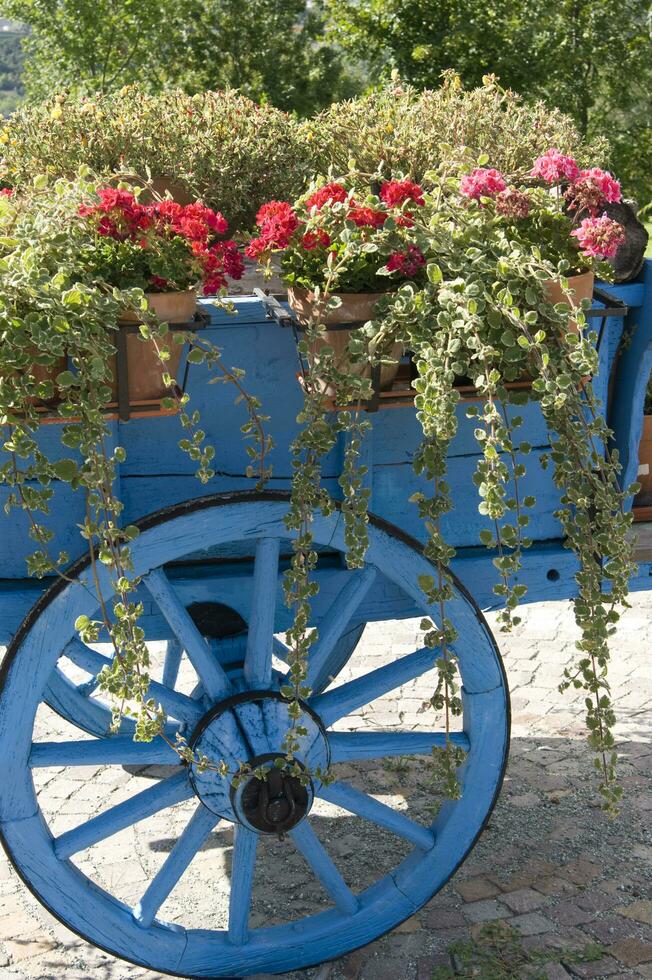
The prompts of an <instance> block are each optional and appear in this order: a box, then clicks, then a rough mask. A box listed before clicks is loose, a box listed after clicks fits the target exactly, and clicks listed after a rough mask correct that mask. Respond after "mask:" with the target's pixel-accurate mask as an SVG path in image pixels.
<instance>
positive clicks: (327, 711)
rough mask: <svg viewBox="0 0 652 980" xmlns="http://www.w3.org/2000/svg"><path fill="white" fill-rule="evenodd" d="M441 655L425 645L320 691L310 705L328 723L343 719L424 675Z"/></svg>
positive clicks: (436, 650)
mask: <svg viewBox="0 0 652 980" xmlns="http://www.w3.org/2000/svg"><path fill="white" fill-rule="evenodd" d="M440 657H441V651H440V650H439V649H431V648H430V647H424V648H423V649H422V650H417V652H416V653H410V654H408V655H407V656H406V657H401V658H400V659H399V660H395V661H394V663H392V664H386V665H385V666H384V667H378V668H377V669H376V670H372V671H370V672H369V673H368V674H364V675H363V676H362V677H358V678H356V680H354V681H349V682H348V683H347V684H342V685H340V687H336V688H334V690H332V691H327V692H326V694H319V695H318V696H317V697H316V698H311V699H310V707H311V708H313V709H314V710H315V711H316V712H317V714H318V715H319V716H320V717H321V720H322V722H323V724H324V725H326V727H328V726H329V725H332V724H333V723H334V722H336V721H339V719H340V718H344V717H345V716H346V715H349V714H351V712H353V711H356V710H357V709H358V708H361V707H362V706H363V705H364V704H369V703H370V702H371V701H375V699H376V698H379V697H382V695H383V694H388V693H389V691H393V690H395V689H396V688H397V687H400V686H401V685H402V684H406V683H407V682H408V681H413V680H415V678H417V677H420V676H421V674H424V673H425V672H426V671H427V670H430V669H431V667H433V666H434V664H435V662H436V661H437V660H438V659H439V658H440Z"/></svg>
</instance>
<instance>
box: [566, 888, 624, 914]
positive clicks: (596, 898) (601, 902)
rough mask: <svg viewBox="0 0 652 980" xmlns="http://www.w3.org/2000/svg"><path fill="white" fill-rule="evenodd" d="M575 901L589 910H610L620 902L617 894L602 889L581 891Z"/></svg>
mask: <svg viewBox="0 0 652 980" xmlns="http://www.w3.org/2000/svg"><path fill="white" fill-rule="evenodd" d="M575 901H576V902H577V904H578V905H579V907H580V908H582V909H586V911H587V912H609V911H610V910H611V909H613V908H614V906H615V905H617V904H618V899H617V897H616V896H615V895H609V894H608V893H606V892H601V891H591V892H579V893H578V895H577V898H576V899H575Z"/></svg>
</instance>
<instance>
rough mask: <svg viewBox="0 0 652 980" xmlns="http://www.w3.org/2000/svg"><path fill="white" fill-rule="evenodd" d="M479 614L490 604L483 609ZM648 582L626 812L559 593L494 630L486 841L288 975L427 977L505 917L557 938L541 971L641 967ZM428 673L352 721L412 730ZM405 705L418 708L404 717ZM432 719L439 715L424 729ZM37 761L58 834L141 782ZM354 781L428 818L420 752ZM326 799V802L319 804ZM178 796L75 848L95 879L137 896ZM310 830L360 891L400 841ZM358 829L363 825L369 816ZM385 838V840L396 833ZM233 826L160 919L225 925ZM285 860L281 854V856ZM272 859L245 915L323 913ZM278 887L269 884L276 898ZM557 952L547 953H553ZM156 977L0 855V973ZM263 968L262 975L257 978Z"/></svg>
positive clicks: (622, 675)
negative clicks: (386, 922)
mask: <svg viewBox="0 0 652 980" xmlns="http://www.w3.org/2000/svg"><path fill="white" fill-rule="evenodd" d="M489 618H490V620H491V619H492V617H491V616H490V617H489ZM651 620H652V593H650V594H647V595H637V596H634V598H633V608H632V609H631V610H630V611H629V612H628V613H627V614H626V616H625V618H624V620H623V624H622V627H621V630H620V632H619V634H618V637H617V641H616V644H615V645H616V648H617V654H616V656H615V663H614V667H613V671H612V678H613V686H614V693H615V696H616V699H617V703H618V707H619V724H618V737H619V754H620V756H621V767H620V771H621V777H622V784H623V787H624V790H625V796H624V802H623V808H622V815H621V817H620V818H619V820H618V821H617V822H609V821H608V820H607V819H606V818H605V817H604V816H603V815H602V813H601V812H600V810H599V808H598V804H597V801H596V796H595V792H594V787H595V783H594V778H593V774H592V767H591V756H590V753H589V751H588V749H587V747H586V745H585V742H584V740H583V732H582V720H581V716H582V707H583V705H582V702H581V700H574V699H573V698H572V697H569V696H568V695H564V696H562V695H560V694H559V693H558V691H557V683H558V680H559V677H560V674H561V671H562V668H563V666H564V664H565V663H567V662H568V660H569V658H570V657H572V654H573V643H574V629H573V623H572V613H571V609H570V605H569V604H568V603H561V602H560V603H545V604H544V603H540V604H534V605H532V606H529V607H526V608H525V609H524V611H523V623H522V625H521V626H520V627H518V629H517V630H516V631H515V633H514V634H513V635H512V636H509V637H507V638H501V647H502V650H503V654H504V657H505V662H506V666H507V670H508V675H509V679H510V686H511V691H512V709H513V741H512V749H511V759H510V764H509V768H508V773H507V779H506V782H505V785H504V788H503V792H502V796H501V799H500V801H499V803H498V806H497V807H496V809H495V811H494V814H493V815H492V817H491V820H490V822H489V825H488V827H487V828H486V830H485V832H484V834H483V836H482V838H481V840H480V842H479V844H478V845H477V846H476V848H475V850H474V851H473V853H472V855H471V856H470V857H469V859H468V860H467V861H466V863H465V864H464V866H463V867H462V869H461V870H460V871H459V872H458V874H457V875H456V877H455V878H454V880H453V881H452V882H450V883H449V884H448V885H447V886H446V887H445V888H444V889H443V890H442V891H441V892H440V893H439V894H438V895H437V896H436V897H435V898H434V899H433V900H432V901H431V902H430V903H429V904H428V905H427V906H426V907H425V908H424V909H422V910H421V911H420V912H419V913H418V914H417V915H415V916H414V917H413V918H412V919H410V920H408V921H407V922H405V923H404V924H403V925H402V926H400V927H399V928H398V929H397V930H395V931H394V932H393V933H391V934H390V935H388V936H386V937H384V938H383V939H380V940H378V941H377V942H376V943H374V944H372V945H371V946H368V947H367V948H365V949H362V950H359V951H357V952H355V953H353V954H351V955H350V956H348V957H346V958H345V959H342V960H340V961H337V962H335V963H332V964H324V965H323V966H321V967H318V968H315V969H312V970H308V971H305V972H304V973H302V974H299V973H294V974H286V975H285V976H286V980H299V978H300V977H302V978H304V980H430V978H431V976H432V972H433V970H434V968H435V967H436V966H437V965H440V964H444V963H448V962H449V957H448V955H447V953H446V950H447V947H448V946H449V945H450V943H451V942H453V941H454V940H457V939H459V938H468V937H473V936H476V935H477V934H478V931H479V930H480V929H481V928H482V924H483V923H486V922H489V921H492V920H499V919H504V920H507V921H509V922H510V923H511V924H512V925H513V927H514V928H515V929H516V930H517V931H518V932H519V933H520V934H521V936H522V937H523V940H522V942H523V945H524V946H526V947H528V948H545V949H550V950H559V954H558V957H557V961H556V962H552V963H550V964H549V965H548V966H547V970H548V977H549V978H550V980H563V978H567V977H569V976H573V977H586V978H590V977H610V978H612V980H618V978H621V977H622V978H624V977H647V978H652V656H651V653H650V622H651ZM417 631H418V623H416V622H412V621H410V622H403V623H391V624H388V623H384V624H381V625H376V626H374V627H368V628H367V631H366V632H365V635H364V637H363V640H362V645H361V647H359V648H358V652H357V653H356V656H355V658H354V661H353V662H352V665H351V666H350V667H349V668H348V669H347V673H348V676H351V675H352V674H355V673H360V672H361V669H362V668H361V659H362V658H364V662H365V668H366V669H368V667H369V665H373V664H374V661H377V662H381V661H384V660H385V659H386V658H387V654H388V646H390V645H391V649H390V651H389V652H390V654H391V655H392V656H397V655H400V654H401V653H403V652H407V651H408V650H410V649H414V643H415V640H416V639H417ZM428 681H429V678H428V677H426V678H424V679H422V680H421V681H420V682H419V683H418V685H412V686H411V687H409V688H405V689H404V690H403V691H402V692H401V697H400V701H399V700H398V699H396V698H393V699H389V698H387V699H383V700H381V701H378V702H376V703H375V707H374V709H373V710H371V709H369V708H367V709H363V711H362V712H361V713H360V714H361V719H360V721H361V723H362V724H364V725H367V726H374V725H377V726H379V727H385V726H387V725H389V724H391V723H392V722H393V721H397V720H398V716H399V713H402V715H403V722H404V723H405V722H406V721H407V722H410V721H413V722H414V723H415V724H418V725H423V724H424V723H423V720H422V719H423V715H417V714H416V711H417V708H418V707H419V705H420V703H421V701H422V699H423V697H424V696H425V695H427V693H428V690H429V687H428ZM412 716H413V717H412ZM40 724H41V731H42V733H43V734H44V735H45V736H49V737H52V736H53V735H61V733H62V732H63V731H64V730H65V724H64V723H62V722H61V721H60V719H58V718H56V717H55V716H53V715H49V714H44V715H43V717H42V718H41V719H40ZM427 727H432V721H431V720H430V725H429V726H427ZM43 773H44V771H43V770H41V771H40V773H39V775H40V778H41V787H42V788H41V800H42V805H43V808H44V810H45V811H46V812H47V813H48V814H49V815H50V816H51V817H52V819H53V826H54V830H55V832H61V831H63V830H65V829H68V828H70V827H72V826H75V825H77V824H79V823H80V822H82V820H83V819H85V818H87V817H88V816H90V815H92V814H93V813H95V812H97V811H98V810H100V809H103V808H104V807H105V806H106V805H107V801H110V803H111V804H114V803H117V802H119V801H120V800H122V799H124V798H126V797H127V796H129V795H131V794H132V793H133V792H134V791H136V790H137V789H140V788H142V787H143V785H147V784H146V783H144V781H143V779H141V778H139V777H137V776H132V775H130V774H129V773H127V772H125V771H123V770H122V769H120V768H114V767H112V768H107V769H97V767H91V768H87V769H83V770H80V769H68V770H63V771H59V772H53V771H48V774H47V778H45V777H44V776H43V775H42V774H43ZM356 775H357V777H358V778H359V779H360V780H361V781H362V784H364V785H365V786H366V787H367V788H369V789H372V790H373V792H374V793H375V794H376V795H377V796H379V797H380V798H381V799H382V800H384V801H385V802H392V801H393V802H394V803H395V804H398V805H399V806H401V807H409V810H410V814H411V815H412V816H416V817H417V818H418V817H419V815H421V816H422V817H425V816H426V814H427V812H428V811H427V806H428V802H429V799H430V797H429V788H428V782H427V779H426V778H425V777H424V773H423V764H421V765H419V764H418V763H416V762H413V761H408V760H405V761H399V762H398V763H394V764H393V765H392V766H391V767H390V768H382V767H380V766H377V765H376V764H373V765H372V764H371V763H366V764H364V768H359V769H358V771H357V774H356ZM324 806H326V805H324ZM187 814H188V806H187V805H186V804H183V805H181V806H179V807H176V808H175V809H174V810H173V811H166V813H165V814H162V815H160V814H159V815H157V816H156V817H153V818H150V820H147V821H144V822H143V823H142V824H139V825H138V827H137V828H131V829H129V830H127V831H123V832H121V833H120V834H118V835H116V836H114V837H113V838H111V839H110V840H109V841H108V842H107V844H106V845H104V846H103V847H102V848H101V853H99V854H95V852H96V851H98V850H99V849H100V848H99V846H98V847H96V848H92V849H91V851H90V852H85V853H84V855H82V859H81V860H80V862H79V863H80V865H81V866H82V867H83V868H84V869H87V870H88V871H89V872H90V873H92V874H93V875H94V876H95V877H96V878H97V880H99V881H100V883H101V884H103V885H104V886H105V887H111V888H112V889H113V890H114V891H115V893H116V894H117V895H118V896H119V897H120V898H122V899H124V900H125V901H130V902H131V903H133V902H134V901H136V900H137V899H138V898H139V897H140V895H141V894H142V892H143V891H144V888H145V882H146V881H147V880H148V878H149V877H150V876H151V874H152V871H153V870H155V869H156V868H157V867H159V866H160V864H161V862H162V861H163V860H164V858H165V856H166V855H167V853H169V850H170V847H171V846H172V842H173V840H174V839H175V837H176V834H177V833H178V832H179V828H180V827H182V826H183V825H184V820H186V819H187ZM314 825H315V827H316V829H317V831H318V833H319V835H320V837H321V838H322V841H323V842H324V843H325V844H326V845H327V847H328V849H329V851H330V852H331V853H332V855H333V856H334V858H335V859H336V860H339V861H340V864H341V866H342V863H343V861H345V862H346V863H345V867H346V868H347V872H346V873H347V875H348V876H349V883H350V884H351V885H353V886H354V887H355V886H357V887H358V888H360V887H363V886H364V885H365V884H367V883H369V880H370V877H371V876H373V875H374V874H377V873H378V871H379V870H382V868H383V866H384V865H386V864H387V862H388V861H389V860H390V857H389V855H391V859H392V861H391V863H392V864H393V863H395V861H396V858H397V848H396V844H395V841H396V839H395V838H391V839H390V838H388V837H387V835H384V834H382V833H378V834H375V833H373V834H369V833H367V832H366V833H365V837H364V841H365V844H364V847H360V845H359V841H360V837H359V836H358V835H357V833H356V832H357V831H358V829H359V827H358V821H357V819H356V818H352V817H350V816H347V815H345V814H344V812H343V811H341V810H340V811H338V810H337V809H335V808H331V809H330V810H328V809H324V810H320V811H319V812H317V814H316V815H315V816H314ZM367 826H368V825H367ZM390 840H391V845H390V843H389V842H390ZM231 846H232V837H231V835H230V831H229V830H228V829H221V828H219V827H218V829H217V832H216V833H214V834H213V835H212V836H211V838H209V841H208V843H207V845H206V846H205V848H204V850H202V852H201V854H200V855H199V856H198V858H197V859H195V861H194V863H193V865H192V867H191V869H190V872H189V873H188V874H187V875H186V878H184V879H183V880H182V882H181V884H180V886H179V888H178V889H177V890H176V891H175V892H174V893H173V896H172V899H171V900H169V902H168V903H167V904H166V905H165V906H164V909H163V912H164V913H165V915H164V917H165V918H166V919H169V920H173V919H175V918H183V920H184V921H185V922H187V924H189V925H192V924H197V923H199V922H201V923H202V924H204V925H217V926H219V925H222V924H223V923H224V914H225V910H226V903H227V902H228V888H229V886H228V873H229V867H230V852H231ZM281 857H283V861H282V862H281V861H280V860H276V861H274V858H277V859H279V858H281ZM265 861H269V862H271V866H272V867H274V866H276V867H277V868H278V867H282V868H283V877H282V885H281V886H279V883H278V880H275V879H274V876H273V875H272V876H271V877H270V876H268V875H267V873H266V874H265V875H262V874H259V876H258V877H257V880H256V885H255V891H254V905H253V910H252V923H253V924H254V925H255V924H257V923H260V922H262V921H270V918H271V919H274V918H275V917H277V916H278V917H282V916H283V913H284V911H285V909H284V902H286V903H287V909H288V910H289V909H290V908H292V909H293V912H294V914H295V915H297V914H304V913H305V912H306V911H311V910H313V909H314V908H318V907H319V905H320V902H321V901H322V898H321V893H320V891H319V889H318V887H317V886H316V885H315V883H314V881H313V880H312V879H311V877H310V875H309V874H308V872H307V869H306V866H305V865H304V864H303V863H302V862H301V860H300V859H299V858H298V857H297V856H296V855H295V854H294V853H290V850H289V848H288V845H283V844H280V843H279V842H277V841H274V842H273V843H271V844H269V845H268V846H266V847H265V848H263V854H262V855H261V860H259V867H260V866H261V865H262V864H263V863H264V862H265ZM279 896H280V897H279ZM590 942H598V943H600V944H601V945H603V946H604V947H605V953H604V956H603V957H602V958H601V959H600V960H599V961H596V962H591V963H583V964H576V965H572V964H570V963H568V962H566V963H565V962H564V954H565V953H568V952H569V951H572V950H574V949H578V948H582V947H584V946H585V945H586V944H587V943H590ZM555 955H557V954H555ZM156 976H158V974H153V973H151V972H149V971H145V970H142V969H140V968H138V967H134V966H129V965H128V964H125V963H122V962H120V961H118V960H115V959H114V958H112V957H110V956H108V955H107V954H105V953H102V952H100V951H98V950H96V949H94V948H93V947H92V946H89V945H88V944H87V943H85V942H83V941H82V940H80V939H78V938H77V937H76V936H74V935H72V934H71V933H70V932H68V931H67V930H66V929H65V928H64V927H63V926H61V925H60V924H59V923H57V922H56V921H55V920H54V919H53V918H52V917H51V916H50V915H49V914H48V913H47V912H45V910H43V909H42V908H41V907H40V906H39V905H38V903H37V902H36V900H35V899H33V898H32V896H31V895H30V894H29V893H28V892H27V891H26V889H25V888H24V887H23V886H22V885H21V883H20V882H19V881H18V879H17V877H16V875H15V874H14V873H13V871H12V870H11V869H10V867H9V865H8V864H7V862H6V861H5V860H4V858H3V859H2V860H0V980H19V978H20V980H27V978H39V980H41V978H42V980H45V978H48V980H49V978H53V980H63V978H65V980H86V978H93V980H95V978H97V980H123V978H136V977H138V978H142V980H145V978H147V980H155V977H156ZM257 980H262V978H257Z"/></svg>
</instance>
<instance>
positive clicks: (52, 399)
mask: <svg viewBox="0 0 652 980" xmlns="http://www.w3.org/2000/svg"><path fill="white" fill-rule="evenodd" d="M97 189H98V188H97V184H96V183H95V182H94V181H92V180H90V179H87V178H83V177H82V178H78V179H77V180H75V181H72V182H68V181H64V180H59V181H57V182H56V183H55V184H54V185H53V186H49V185H48V181H47V178H44V177H42V178H39V179H37V180H36V181H35V182H34V185H33V186H32V187H31V188H26V189H25V190H24V193H23V194H21V195H14V196H13V197H12V198H7V197H1V198H0V232H1V233H2V234H1V235H0V284H1V288H0V427H1V430H0V431H1V442H0V448H1V449H2V450H3V454H2V460H1V461H0V485H3V486H4V487H5V488H7V497H6V502H5V511H6V512H7V513H10V512H11V511H12V510H13V509H15V508H18V509H22V510H23V511H25V513H26V514H27V517H28V519H29V523H30V535H31V537H32V538H33V540H34V542H35V548H36V550H35V551H34V552H33V554H32V555H30V556H29V558H28V570H29V572H30V573H31V574H34V575H37V576H39V577H41V576H43V575H51V574H58V575H61V576H62V577H64V578H65V572H63V571H62V569H63V567H64V566H65V565H66V564H67V563H68V560H69V556H68V555H66V554H65V553H60V554H59V555H57V556H52V555H51V554H50V543H51V541H52V537H53V534H52V531H51V530H50V529H49V528H48V526H47V524H48V521H47V517H48V513H49V506H50V501H51V499H52V496H53V483H54V481H63V482H65V483H68V484H69V485H70V487H71V488H72V490H73V491H74V492H76V493H79V494H81V495H83V496H84V498H85V517H84V520H83V523H82V524H81V526H80V533H81V536H82V538H83V539H84V540H85V541H86V543H87V547H88V553H89V558H90V567H91V572H92V574H93V577H94V582H95V588H96V591H97V595H98V597H99V603H100V611H99V616H98V619H96V620H91V619H90V618H89V617H88V616H80V617H79V618H78V620H77V622H76V624H75V626H76V629H77V630H78V631H79V634H80V636H81V638H82V640H84V641H86V642H96V641H97V640H101V641H102V642H109V643H110V644H111V645H112V647H113V650H114V654H115V655H114V657H113V660H112V661H111V665H110V666H107V667H105V668H104V669H103V670H102V672H101V673H100V675H99V683H100V687H101V689H102V690H103V691H104V692H106V693H107V694H108V695H109V698H110V701H111V704H112V707H113V714H114V723H115V725H116V727H118V726H119V724H120V720H121V718H122V717H123V716H131V717H134V718H135V720H136V738H137V739H139V740H145V741H149V740H151V739H152V738H154V737H155V736H157V735H162V733H163V728H164V724H165V715H164V712H163V710H162V708H161V706H160V705H158V704H156V703H155V702H154V701H153V700H152V699H151V698H149V697H148V688H149V651H148V648H147V645H146V642H145V634H144V631H143V629H142V627H141V625H140V617H141V615H142V612H143V609H142V605H141V603H140V602H138V600H137V598H136V596H135V592H136V589H137V587H138V583H139V580H138V579H137V578H136V577H135V575H134V572H133V565H132V561H131V543H132V542H133V541H134V540H135V539H136V538H137V536H138V528H136V527H135V526H133V525H127V526H126V527H125V526H122V520H121V514H122V511H123V504H122V501H121V499H120V497H119V495H118V493H117V490H116V487H117V485H118V483H119V481H117V480H116V476H117V467H118V466H119V465H120V464H121V463H123V462H124V461H125V459H126V452H125V450H124V449H123V448H122V447H120V446H116V447H114V448H112V449H111V448H109V442H110V440H109V439H108V437H109V435H110V433H109V428H108V425H107V414H106V409H107V406H108V404H109V402H110V400H111V386H110V383H111V381H112V365H113V359H114V357H115V352H116V348H115V345H114V339H115V334H116V330H117V329H119V328H118V319H119V316H120V314H121V313H124V312H127V311H135V312H138V313H139V314H140V316H141V317H142V318H144V319H145V321H146V322H144V323H143V324H142V327H141V335H142V337H141V339H142V341H143V342H144V343H149V344H151V345H152V346H153V348H154V350H155V353H156V354H157V355H158V358H159V361H160V362H161V364H162V366H163V367H165V363H166V360H167V350H166V344H167V337H168V326H167V324H165V323H159V322H158V321H157V320H156V318H155V317H154V316H153V315H149V314H147V312H146V311H145V307H146V302H145V297H144V294H143V292H142V291H141V290H140V289H131V290H126V289H119V288H117V286H113V288H110V287H109V286H108V285H107V284H105V283H104V282H102V281H101V280H99V279H97V278H96V277H95V275H94V273H93V271H92V269H91V271H89V267H88V266H89V264H90V265H91V266H92V263H89V264H87V263H86V261H85V258H86V257H87V254H88V253H89V251H90V252H92V251H93V250H94V249H95V247H96V244H97V241H96V236H95V234H94V232H93V230H92V229H91V228H90V227H89V223H88V221H87V220H86V218H84V217H82V216H81V215H80V214H79V209H80V205H85V204H88V202H89V201H90V200H93V199H94V196H95V194H96V191H97ZM175 339H176V341H177V342H180V343H184V342H187V343H190V344H192V347H193V350H192V360H193V361H195V362H197V361H202V362H205V363H206V365H207V366H208V368H209V372H210V374H211V375H212V376H213V377H212V380H216V381H225V382H228V383H229V384H231V385H233V386H234V388H235V390H236V392H237V400H238V401H240V402H243V403H244V406H245V411H246V416H247V421H246V422H245V424H244V426H243V437H244V439H245V440H246V442H247V449H248V451H249V453H250V455H251V457H252V470H256V473H257V475H258V476H259V478H260V479H264V478H265V476H266V466H265V457H266V453H267V451H268V449H269V445H270V444H269V439H268V437H267V436H266V435H265V433H264V430H263V428H262V421H261V416H260V414H259V412H258V403H257V401H256V400H255V399H254V398H252V397H251V396H249V395H248V394H247V392H246V391H245V389H244V387H243V385H242V380H241V377H242V376H241V372H239V371H237V370H236V369H228V368H226V366H225V365H224V364H223V363H222V361H221V357H220V351H219V350H218V349H217V348H215V347H214V346H213V345H212V344H210V342H209V341H206V340H205V339H203V338H201V337H197V336H195V335H193V334H191V333H188V334H185V333H181V334H176V335H175ZM163 377H164V383H165V384H166V385H167V386H168V388H169V389H170V397H169V400H168V404H167V407H173V408H176V409H177V410H178V415H179V421H180V424H181V427H182V429H183V434H184V438H183V439H181V440H180V443H179V445H180V448H181V449H183V450H184V451H185V452H187V453H188V456H189V457H190V459H191V460H193V461H194V462H195V464H196V474H197V477H198V478H199V479H200V481H202V482H204V483H206V482H208V481H209V480H210V479H211V478H212V477H213V476H214V475H215V473H214V470H213V469H212V460H213V457H214V450H213V448H212V447H210V446H207V445H205V433H204V432H203V431H202V430H201V429H200V428H199V422H200V418H199V413H198V412H197V411H191V410H190V409H189V407H188V395H187V394H183V395H182V394H179V393H177V392H178V389H176V386H175V379H174V378H172V377H170V376H166V375H164V376H163ZM44 402H45V403H47V405H48V408H49V414H50V417H51V416H54V418H55V420H56V421H57V422H58V423H59V425H58V426H57V428H56V430H55V431H56V432H58V433H59V434H60V440H61V447H56V448H55V449H54V450H53V452H52V455H51V456H50V455H48V454H46V453H45V452H44V451H43V449H42V444H41V442H40V441H39V438H38V437H39V431H40V428H41V425H42V424H44V421H45V422H47V421H48V419H47V418H44V414H43V412H42V411H39V410H38V409H39V408H41V409H43V408H44V407H45V406H44V404H43V403H44ZM60 448H63V449H64V456H63V458H59V456H60ZM100 566H104V568H105V569H106V571H107V572H108V575H109V581H110V584H111V590H110V591H111V598H110V599H107V598H106V597H105V595H104V591H103V589H102V587H101V580H102V578H101V576H100V574H99V568H100ZM174 747H176V746H174ZM179 750H180V752H181V754H182V757H183V758H187V753H188V751H189V750H188V748H187V746H185V747H184V746H183V745H181V746H180V747H179ZM218 768H219V765H218Z"/></svg>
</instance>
